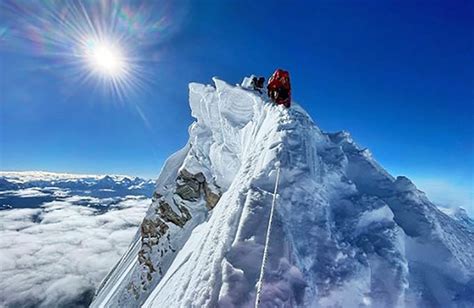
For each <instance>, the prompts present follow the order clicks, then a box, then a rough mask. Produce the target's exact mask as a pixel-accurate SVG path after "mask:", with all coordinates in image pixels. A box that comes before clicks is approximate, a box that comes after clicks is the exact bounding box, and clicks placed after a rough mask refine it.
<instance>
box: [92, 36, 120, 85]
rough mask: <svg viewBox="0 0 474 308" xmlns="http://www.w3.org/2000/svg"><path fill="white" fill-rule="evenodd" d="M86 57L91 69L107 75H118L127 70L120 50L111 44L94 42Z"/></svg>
mask: <svg viewBox="0 0 474 308" xmlns="http://www.w3.org/2000/svg"><path fill="white" fill-rule="evenodd" d="M87 58H88V60H89V65H90V66H91V69H92V70H94V71H95V72H98V73H100V74H103V75H105V76H108V77H119V76H120V75H121V74H123V73H125V72H126V70H127V63H126V61H125V58H124V57H123V55H122V52H121V50H120V49H119V48H117V47H116V46H114V45H112V44H105V43H101V44H94V45H93V46H92V47H91V48H90V50H88V51H87Z"/></svg>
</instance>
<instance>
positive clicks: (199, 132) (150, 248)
mask: <svg viewBox="0 0 474 308" xmlns="http://www.w3.org/2000/svg"><path fill="white" fill-rule="evenodd" d="M249 81H250V79H249V78H246V79H244V81H243V83H242V85H237V86H232V85H229V84H227V83H225V82H224V81H221V80H219V79H216V78H214V83H215V86H210V85H202V84H196V83H192V84H190V86H189V93H190V94H189V96H190V105H191V109H192V115H193V117H194V118H196V122H194V123H193V124H192V125H191V126H190V129H189V135H190V138H189V142H188V144H187V145H186V146H185V147H184V148H183V149H182V150H180V151H179V152H177V153H176V154H174V155H173V156H172V157H170V158H169V159H168V161H167V163H166V164H165V166H164V167H163V169H162V171H161V174H160V177H159V178H158V180H157V188H156V191H155V195H154V198H153V203H152V205H151V206H150V208H149V210H148V212H147V215H146V217H145V219H144V221H143V223H142V225H141V228H140V232H139V233H138V234H137V236H136V237H135V239H134V241H133V243H132V244H131V246H130V248H129V250H128V252H127V253H126V254H125V255H124V257H123V258H122V260H121V261H120V262H119V263H118V264H117V266H116V267H115V268H114V269H113V270H112V271H111V272H110V274H109V275H108V276H107V277H106V278H105V279H104V281H103V282H102V286H101V287H100V289H99V290H98V292H97V294H96V298H95V300H94V302H93V304H92V307H138V306H143V307H167V306H168V307H216V306H219V307H253V306H254V303H255V295H256V294H255V293H256V283H257V279H258V275H259V271H260V266H261V260H262V255H263V251H264V243H265V231H266V229H267V222H268V219H269V214H270V208H271V201H272V197H273V189H274V186H275V177H276V171H277V168H280V172H281V176H280V177H281V178H280V183H279V189H278V192H277V204H276V208H275V217H274V218H273V226H272V233H271V234H270V244H269V247H268V251H269V254H268V262H267V264H266V267H265V276H264V284H263V291H262V297H261V307H295V306H304V307H338V306H342V307H403V306H406V307H415V306H430V307H471V306H472V305H474V297H473V296H472V294H474V267H473V265H472V264H473V261H474V230H473V228H472V225H470V224H466V223H462V222H461V221H460V220H456V219H453V218H451V217H449V216H448V215H446V214H444V213H443V212H441V211H440V210H438V209H437V208H436V207H435V206H434V205H433V204H432V203H431V202H430V201H429V200H428V199H427V198H426V196H425V195H424V194H423V193H422V192H421V191H419V190H417V189H416V187H415V186H414V185H413V183H411V182H410V180H409V179H407V178H405V177H397V178H394V177H392V176H391V175H390V174H388V173H387V172H386V171H385V170H383V168H382V167H380V166H379V165H378V164H377V162H375V160H374V159H373V158H372V156H371V154H370V152H369V151H368V150H366V149H362V148H360V147H359V146H358V145H357V144H356V143H355V142H354V141H353V140H352V139H351V137H350V135H349V134H348V133H346V132H340V133H334V134H330V133H325V132H323V131H321V130H320V129H319V128H318V127H317V126H316V125H315V124H314V122H313V121H312V119H311V118H310V117H309V115H308V114H307V113H306V112H305V111H304V110H303V109H302V108H301V107H299V106H298V105H297V104H295V103H294V104H293V107H292V108H291V109H285V108H283V107H281V106H274V105H272V104H270V103H268V98H267V97H266V95H264V94H259V93H258V92H256V91H253V90H251V88H250V83H249Z"/></svg>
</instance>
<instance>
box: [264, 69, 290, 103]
mask: <svg viewBox="0 0 474 308" xmlns="http://www.w3.org/2000/svg"><path fill="white" fill-rule="evenodd" d="M267 89H268V96H269V97H270V98H271V99H272V101H273V102H274V103H275V104H277V105H284V106H285V107H286V108H290V105H291V85H290V74H289V73H288V72H287V71H284V70H282V69H277V70H276V71H275V72H274V73H273V75H272V77H270V80H269V81H268V86H267Z"/></svg>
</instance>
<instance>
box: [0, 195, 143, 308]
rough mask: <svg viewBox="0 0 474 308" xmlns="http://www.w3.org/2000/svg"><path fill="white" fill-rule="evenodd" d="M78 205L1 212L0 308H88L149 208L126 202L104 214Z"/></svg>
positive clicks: (133, 199) (136, 200)
mask: <svg viewBox="0 0 474 308" xmlns="http://www.w3.org/2000/svg"><path fill="white" fill-rule="evenodd" d="M77 201H78V197H77V196H71V197H70V198H65V199H63V200H61V201H58V200H56V201H52V202H48V203H44V204H43V205H42V206H41V207H38V208H20V209H9V210H2V211H0V307H2V306H5V307H87V306H88V304H89V303H90V301H91V299H92V297H93V294H94V289H95V288H96V287H97V286H98V285H99V284H100V282H101V280H102V279H103V278H104V277H105V275H107V273H108V271H109V270H110V269H111V268H112V267H113V266H114V265H115V263H116V262H117V261H118V260H119V258H120V257H121V256H122V254H123V253H124V252H125V250H126V249H127V247H128V245H129V244H130V242H131V240H132V238H133V236H134V235H135V233H136V232H137V230H138V228H137V227H138V225H139V224H140V222H141V220H142V219H143V216H144V214H145V211H146V209H147V208H148V206H149V204H150V200H149V199H147V198H145V197H143V196H126V197H123V198H122V199H121V200H120V201H119V202H117V203H114V204H113V206H111V207H110V208H109V209H108V210H107V211H104V210H101V209H98V208H96V207H88V206H85V205H78V203H77ZM83 204H86V203H85V202H83Z"/></svg>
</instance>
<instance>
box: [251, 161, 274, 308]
mask: <svg viewBox="0 0 474 308" xmlns="http://www.w3.org/2000/svg"><path fill="white" fill-rule="evenodd" d="M279 181H280V166H278V169H277V175H276V180H275V189H274V191H273V199H272V208H271V210H270V218H269V220H268V226H267V234H266V236H265V248H264V249H263V259H262V266H261V267H260V277H259V278H258V282H257V296H256V298H255V308H258V307H259V306H260V297H261V295H262V288H263V276H264V273H265V265H266V263H267V259H268V244H269V243H270V233H271V231H272V221H273V213H274V212H275V204H276V196H277V192H278V182H279Z"/></svg>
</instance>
